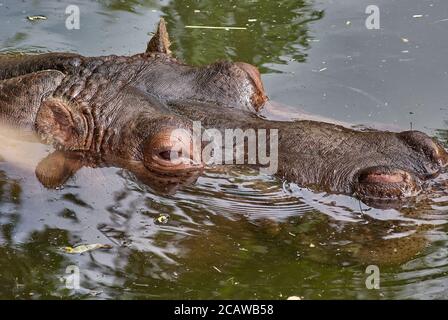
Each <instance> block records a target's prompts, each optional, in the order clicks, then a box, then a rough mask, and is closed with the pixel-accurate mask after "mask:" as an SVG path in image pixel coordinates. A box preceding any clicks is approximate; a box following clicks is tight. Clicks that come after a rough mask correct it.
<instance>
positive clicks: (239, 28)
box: [185, 26, 247, 30]
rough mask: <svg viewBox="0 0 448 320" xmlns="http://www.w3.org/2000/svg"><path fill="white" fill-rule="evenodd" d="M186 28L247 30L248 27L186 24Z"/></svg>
mask: <svg viewBox="0 0 448 320" xmlns="http://www.w3.org/2000/svg"><path fill="white" fill-rule="evenodd" d="M185 28H186V29H217V30H246V29H247V28H246V27H216V26H185Z"/></svg>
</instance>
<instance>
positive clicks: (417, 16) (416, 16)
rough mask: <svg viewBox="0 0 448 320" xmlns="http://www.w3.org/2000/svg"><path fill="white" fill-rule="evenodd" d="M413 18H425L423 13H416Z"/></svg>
mask: <svg viewBox="0 0 448 320" xmlns="http://www.w3.org/2000/svg"><path fill="white" fill-rule="evenodd" d="M412 18H423V15H422V14H414V15H413V16H412Z"/></svg>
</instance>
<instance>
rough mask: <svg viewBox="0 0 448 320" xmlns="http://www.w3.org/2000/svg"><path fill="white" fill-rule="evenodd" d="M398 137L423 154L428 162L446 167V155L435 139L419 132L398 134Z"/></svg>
mask: <svg viewBox="0 0 448 320" xmlns="http://www.w3.org/2000/svg"><path fill="white" fill-rule="evenodd" d="M398 137H399V138H400V139H402V140H403V141H405V142H406V144H407V145H408V146H409V147H410V148H412V149H413V150H415V151H416V152H420V153H423V154H425V155H426V156H427V157H428V158H429V160H430V161H432V162H435V163H436V164H437V165H439V166H440V167H446V166H447V165H448V153H447V152H446V150H445V148H444V147H442V146H441V144H440V143H439V142H438V141H436V140H435V139H432V138H430V137H429V136H428V135H426V134H424V133H423V132H420V131H404V132H400V133H399V134H398Z"/></svg>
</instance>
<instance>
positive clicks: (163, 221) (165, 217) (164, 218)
mask: <svg viewBox="0 0 448 320" xmlns="http://www.w3.org/2000/svg"><path fill="white" fill-rule="evenodd" d="M169 218H170V216H169V215H167V214H164V213H161V214H160V215H159V216H158V217H157V218H155V219H154V221H155V223H157V224H167V223H168V220H169Z"/></svg>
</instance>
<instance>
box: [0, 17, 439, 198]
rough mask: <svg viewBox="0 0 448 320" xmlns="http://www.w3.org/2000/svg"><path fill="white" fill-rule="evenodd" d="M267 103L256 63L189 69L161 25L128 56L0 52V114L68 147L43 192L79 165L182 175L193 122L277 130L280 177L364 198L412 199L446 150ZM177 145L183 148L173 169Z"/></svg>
mask: <svg viewBox="0 0 448 320" xmlns="http://www.w3.org/2000/svg"><path fill="white" fill-rule="evenodd" d="M266 101H267V97H266V95H265V93H264V90H263V85H262V83H261V79H260V75H259V73H258V70H257V69H256V68H255V67H254V66H251V65H248V64H245V63H238V62H237V63H230V62H218V63H215V64H212V65H208V66H204V67H192V66H187V65H184V64H182V63H180V62H179V61H177V60H176V59H174V58H173V57H172V56H171V53H170V51H169V39H168V35H167V32H166V28H165V24H164V22H163V20H162V21H161V23H160V24H159V28H158V30H157V32H156V34H155V36H154V37H153V38H152V39H151V41H150V42H149V44H148V47H147V51H146V52H145V53H143V54H138V55H134V56H131V57H118V56H107V57H94V58H88V57H82V56H79V55H76V54H64V53H55V54H44V55H37V56H20V57H2V58H0V121H1V122H2V123H3V124H5V125H9V126H13V127H17V128H19V129H20V130H22V131H27V130H28V131H30V132H35V133H37V135H38V137H39V138H40V139H41V140H43V141H44V142H48V143H52V144H53V145H55V146H56V147H57V148H58V149H61V150H64V151H65V152H66V153H62V154H58V155H55V156H51V155H50V157H49V159H46V160H45V161H44V162H43V163H41V165H40V166H38V168H37V176H38V177H39V178H40V180H41V181H42V182H43V183H44V185H46V186H49V187H52V186H54V185H56V184H62V183H64V182H65V180H66V179H68V177H69V176H71V175H72V174H74V173H75V172H76V170H78V169H79V168H80V167H82V166H84V165H89V166H108V165H113V166H120V167H124V168H129V170H131V171H133V172H139V174H138V176H139V177H140V178H141V177H143V176H147V177H149V178H148V179H143V180H146V181H149V180H151V175H152V174H153V173H156V174H157V175H158V176H159V177H160V176H169V177H172V178H171V179H173V178H174V177H184V176H185V175H186V176H189V177H191V176H192V172H198V171H200V170H202V168H203V163H201V162H197V161H196V162H195V161H194V160H193V159H196V158H195V157H194V154H193V153H194V152H197V151H194V149H193V147H192V137H191V135H190V134H188V132H190V129H191V127H192V121H197V120H200V121H201V122H202V125H203V126H204V128H216V129H218V130H224V129H232V128H241V129H249V128H253V129H255V130H258V129H278V130H279V131H278V135H279V150H278V154H279V159H278V160H279V163H278V166H279V170H278V172H277V175H278V176H279V177H281V178H284V179H286V180H288V181H291V182H296V183H298V184H299V185H301V186H305V187H311V188H314V189H319V190H326V191H330V192H336V193H344V194H350V195H355V196H357V197H359V198H361V199H363V200H366V201H370V200H386V201H389V200H402V199H406V198H410V197H413V196H415V195H417V194H419V193H420V192H421V190H422V188H424V185H425V182H426V181H428V180H429V179H431V178H433V177H435V176H437V175H438V174H439V172H440V171H441V169H442V168H443V167H445V166H446V164H447V161H448V155H447V153H446V152H445V150H444V149H443V148H442V147H441V146H440V145H439V143H438V142H437V141H435V140H433V139H431V138H430V137H428V136H427V135H425V134H424V133H421V132H418V131H406V132H401V133H394V132H382V131H373V130H372V131H356V130H352V129H349V128H345V127H342V126H339V125H336V124H330V123H324V122H316V121H305V120H303V121H294V122H280V121H269V120H265V119H262V118H260V117H259V116H258V115H257V112H258V111H259V110H260V109H261V108H262V106H263V104H264V103H265V102H266ZM179 128H183V129H186V130H185V131H184V133H176V134H177V135H178V136H175V139H177V141H178V142H180V143H177V144H173V142H172V140H170V138H169V137H170V136H171V135H172V134H173V132H177V131H174V130H175V129H179ZM179 145H180V146H182V147H183V148H184V147H185V148H184V149H187V150H190V152H189V153H188V154H186V155H185V154H182V157H184V160H186V161H182V162H181V163H180V164H176V165H173V163H172V161H171V160H172V159H171V155H172V154H173V152H174V153H178V152H179V150H177V149H176V148H179ZM76 153H78V154H79V155H78V156H74V154H76ZM81 153H82V154H83V155H82V156H81V155H80V154H81ZM67 155H68V156H67ZM66 156H67V158H68V159H69V160H67V161H66V160H64V159H65V157H66ZM73 159H75V160H73ZM87 159H88V160H87ZM54 161H55V163H56V165H52V162H54ZM49 171H53V172H50V173H48V172H49ZM183 180H184V181H185V180H188V181H191V180H194V179H191V178H187V179H183ZM170 181H171V183H172V182H173V180H170Z"/></svg>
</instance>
